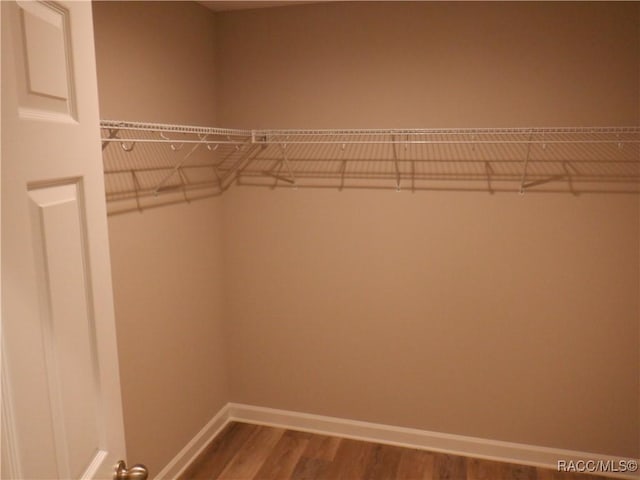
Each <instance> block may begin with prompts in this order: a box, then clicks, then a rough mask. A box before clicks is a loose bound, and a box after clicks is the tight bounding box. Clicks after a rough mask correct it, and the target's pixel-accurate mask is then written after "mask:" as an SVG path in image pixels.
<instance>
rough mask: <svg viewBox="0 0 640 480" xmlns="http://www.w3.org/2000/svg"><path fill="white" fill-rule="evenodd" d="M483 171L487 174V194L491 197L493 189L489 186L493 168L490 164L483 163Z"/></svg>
mask: <svg viewBox="0 0 640 480" xmlns="http://www.w3.org/2000/svg"><path fill="white" fill-rule="evenodd" d="M484 171H485V172H486V173H487V188H488V189H489V193H490V194H491V195H493V193H494V192H493V187H492V186H491V176H492V175H493V173H494V172H493V167H491V163H489V162H484Z"/></svg>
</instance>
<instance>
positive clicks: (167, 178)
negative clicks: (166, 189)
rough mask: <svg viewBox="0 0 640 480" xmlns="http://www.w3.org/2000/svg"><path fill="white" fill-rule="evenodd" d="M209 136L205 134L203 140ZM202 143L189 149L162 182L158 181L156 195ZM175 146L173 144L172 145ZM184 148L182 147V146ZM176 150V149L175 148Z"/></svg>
mask: <svg viewBox="0 0 640 480" xmlns="http://www.w3.org/2000/svg"><path fill="white" fill-rule="evenodd" d="M206 138H207V136H206V135H205V136H204V137H203V138H202V139H201V140H202V142H204V141H205V140H206ZM200 145H202V143H196V144H195V145H194V146H193V147H192V148H191V150H189V152H188V153H187V154H186V155H185V156H184V157H183V158H182V160H181V161H180V162H179V163H178V164H177V165H175V166H174V167H173V170H171V172H169V173H168V174H167V175H166V176H165V177H164V178H162V180H160V182H158V185H156V188H154V190H153V194H154V195H158V193H160V190H161V189H162V187H163V186H164V184H165V183H167V182H168V181H169V179H170V178H171V177H173V176H174V175H175V174H176V173H177V172H178V170H180V169H181V168H182V165H184V163H185V162H186V161H187V160H188V159H189V157H191V155H193V154H194V152H195V151H196V150H197V149H198V147H199V146H200ZM172 148H173V145H172ZM180 148H182V147H180ZM174 150H175V149H174Z"/></svg>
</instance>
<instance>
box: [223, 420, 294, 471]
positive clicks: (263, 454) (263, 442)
mask: <svg viewBox="0 0 640 480" xmlns="http://www.w3.org/2000/svg"><path fill="white" fill-rule="evenodd" d="M283 434H284V430H283V429H281V428H271V427H258V428H257V429H256V431H255V432H254V433H253V434H252V435H251V436H250V437H249V438H248V439H247V441H246V442H244V445H243V446H242V448H241V449H239V450H238V451H237V453H236V454H235V455H234V457H233V458H232V459H231V460H230V461H229V463H227V466H226V467H225V469H224V470H223V471H222V472H220V475H218V477H217V478H218V479H219V480H239V479H252V478H253V477H254V476H255V474H256V473H258V470H260V467H262V464H263V463H264V462H265V461H266V460H267V457H268V456H269V455H270V454H271V451H272V449H273V447H274V446H275V445H276V444H277V443H278V440H280V438H281V437H282V435H283Z"/></svg>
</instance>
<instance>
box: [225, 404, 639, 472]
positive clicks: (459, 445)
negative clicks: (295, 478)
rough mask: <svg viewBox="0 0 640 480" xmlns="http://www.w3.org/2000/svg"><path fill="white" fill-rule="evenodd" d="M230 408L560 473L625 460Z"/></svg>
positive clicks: (324, 430)
mask: <svg viewBox="0 0 640 480" xmlns="http://www.w3.org/2000/svg"><path fill="white" fill-rule="evenodd" d="M227 408H228V410H227V411H228V414H229V420H231V421H240V422H248V423H254V424H260V425H270V426H275V427H281V428H288V429H292V430H302V431H307V432H312V433H321V434H324V435H334V436H338V437H345V438H353V439H356V440H365V441H369V442H377V443H384V444H388V445H397V446H401V447H409V448H417V449H421V450H431V451H434V452H443V453H449V454H453V455H463V456H467V457H475V458H483V459H486V460H496V461H500V462H509V463H518V464H522V465H531V466H534V467H543V468H549V469H552V470H557V468H558V460H566V461H567V462H568V461H574V462H576V461H579V460H580V461H587V460H595V461H598V460H602V461H604V462H607V461H611V462H614V463H612V465H618V464H617V463H616V462H618V461H619V460H621V459H620V458H619V457H612V456H607V455H600V454H595V453H587V452H577V451H573V450H561V449H555V448H547V447H539V446H535V445H526V444H520V443H512V442H503V441H497V440H487V439H483V438H475V437H467V436H463V435H452V434H447V433H438V432H430V431H427V430H417V429H412V428H404V427H394V426H391V425H383V424H379V423H369V422H360V421H356V420H347V419H343V418H335V417H327V416H322V415H311V414H308V413H300V412H292V411H287V410H277V409H273V408H264V407H255V406H252V405H242V404H236V403H229V404H228V405H227ZM624 460H630V459H624ZM594 473H597V472H594ZM606 475H607V477H615V478H627V479H638V478H640V476H638V473H637V472H635V473H619V472H618V473H607V474H606Z"/></svg>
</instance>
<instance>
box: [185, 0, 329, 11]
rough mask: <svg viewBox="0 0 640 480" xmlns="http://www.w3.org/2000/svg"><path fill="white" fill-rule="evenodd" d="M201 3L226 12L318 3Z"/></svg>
mask: <svg viewBox="0 0 640 480" xmlns="http://www.w3.org/2000/svg"><path fill="white" fill-rule="evenodd" d="M198 3H200V4H201V5H204V6H205V7H207V8H208V9H210V10H213V11H214V12H226V11H229V10H249V9H252V8H269V7H283V6H285V5H299V4H301V3H319V2H317V1H311V0H288V1H287V0H281V1H271V0H256V1H244V0H238V1H235V2H234V1H233V0H231V1H217V0H204V1H199V2H198Z"/></svg>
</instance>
